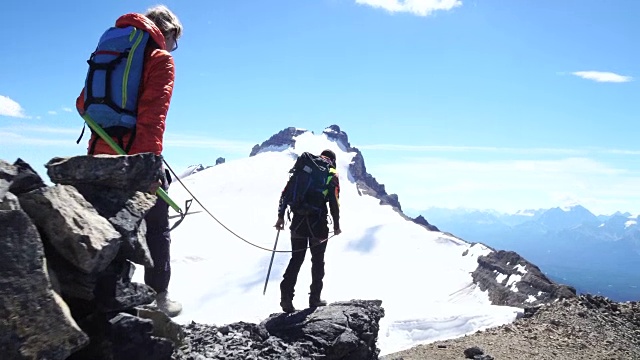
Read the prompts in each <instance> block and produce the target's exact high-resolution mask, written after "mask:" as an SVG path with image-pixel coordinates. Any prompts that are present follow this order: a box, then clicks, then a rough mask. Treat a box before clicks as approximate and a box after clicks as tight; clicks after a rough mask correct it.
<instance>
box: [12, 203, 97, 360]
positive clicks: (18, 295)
mask: <svg viewBox="0 0 640 360" xmlns="http://www.w3.org/2000/svg"><path fill="white" fill-rule="evenodd" d="M0 224H2V231H0V354H2V358H3V359H65V358H67V357H68V356H69V355H71V353H73V352H74V351H76V350H77V349H79V348H81V347H83V346H84V345H86V344H87V343H88V342H89V337H88V336H87V335H86V334H85V333H83V332H82V331H81V330H80V328H79V327H78V325H77V324H76V322H75V320H74V319H73V318H72V317H71V314H70V313H69V308H68V307H67V305H66V304H65V302H64V301H63V300H62V299H61V298H60V296H58V294H56V293H55V292H54V291H53V289H52V287H51V283H50V282H49V278H48V274H47V268H46V264H45V258H44V249H43V246H42V241H41V240H40V236H39V235H38V231H37V230H36V227H35V226H34V225H33V223H32V222H31V219H29V217H28V216H27V214H26V213H25V212H24V211H22V210H0Z"/></svg>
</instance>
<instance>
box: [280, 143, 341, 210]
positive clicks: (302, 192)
mask: <svg viewBox="0 0 640 360" xmlns="http://www.w3.org/2000/svg"><path fill="white" fill-rule="evenodd" d="M332 165H333V164H332V163H331V160H329V159H327V158H325V157H323V156H316V155H313V154H311V153H309V152H304V153H302V155H300V156H299V157H298V159H297V160H296V163H295V164H294V165H293V167H292V168H291V170H289V173H290V174H291V176H290V177H289V181H288V182H287V185H286V186H285V188H284V191H283V196H284V203H285V204H286V205H288V206H290V208H291V211H293V212H294V213H296V214H301V215H305V214H312V213H323V212H326V205H325V202H326V191H325V190H327V189H328V188H329V184H328V179H329V175H330V174H329V167H330V166H332Z"/></svg>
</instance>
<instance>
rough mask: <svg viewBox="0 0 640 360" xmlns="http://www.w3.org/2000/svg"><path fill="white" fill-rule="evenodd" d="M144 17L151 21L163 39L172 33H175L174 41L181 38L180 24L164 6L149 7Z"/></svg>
mask: <svg viewBox="0 0 640 360" xmlns="http://www.w3.org/2000/svg"><path fill="white" fill-rule="evenodd" d="M144 16H146V17H147V18H149V20H151V21H153V23H154V24H156V26H157V27H158V29H160V32H162V34H163V35H164V36H165V37H166V36H167V35H169V34H170V33H171V32H172V31H175V32H176V39H178V38H180V36H182V24H181V23H180V20H178V17H177V16H176V15H175V14H174V13H172V12H171V10H169V9H168V8H167V7H166V6H164V5H157V6H154V7H151V8H149V9H148V10H147V13H146V14H144Z"/></svg>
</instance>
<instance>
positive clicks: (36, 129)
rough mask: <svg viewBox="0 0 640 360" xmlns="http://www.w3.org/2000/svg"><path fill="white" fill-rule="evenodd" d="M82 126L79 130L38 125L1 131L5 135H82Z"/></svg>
mask: <svg viewBox="0 0 640 360" xmlns="http://www.w3.org/2000/svg"><path fill="white" fill-rule="evenodd" d="M81 129H82V126H79V127H77V128H61V127H60V128H59V127H53V126H38V125H13V126H3V127H0V131H3V132H5V133H8V132H11V133H21V132H24V133H43V134H80V131H82V130H81Z"/></svg>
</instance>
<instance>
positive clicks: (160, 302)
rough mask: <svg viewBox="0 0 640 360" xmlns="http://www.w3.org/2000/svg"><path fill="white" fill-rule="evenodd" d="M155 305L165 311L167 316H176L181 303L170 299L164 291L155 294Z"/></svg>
mask: <svg viewBox="0 0 640 360" xmlns="http://www.w3.org/2000/svg"><path fill="white" fill-rule="evenodd" d="M156 306H157V307H158V310H160V311H162V312H163V313H165V314H166V315H167V316H168V317H176V316H178V315H180V313H181V312H182V304H180V303H179V302H177V301H172V300H170V299H169V294H168V293H167V292H166V291H163V292H160V293H158V294H157V295H156Z"/></svg>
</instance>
